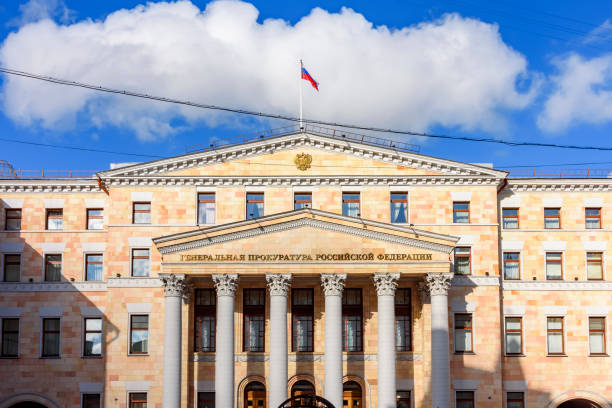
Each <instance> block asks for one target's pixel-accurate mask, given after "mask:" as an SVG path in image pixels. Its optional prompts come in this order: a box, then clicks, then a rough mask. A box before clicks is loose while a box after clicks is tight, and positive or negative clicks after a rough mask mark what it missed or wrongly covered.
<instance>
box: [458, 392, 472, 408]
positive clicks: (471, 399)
mask: <svg viewBox="0 0 612 408" xmlns="http://www.w3.org/2000/svg"><path fill="white" fill-rule="evenodd" d="M460 392H470V393H472V399H470V400H468V399H461V400H459V396H458V394H459V393H460ZM459 401H471V402H472V407H473V408H476V391H474V390H455V406H457V405H459V404H458V402H459Z"/></svg>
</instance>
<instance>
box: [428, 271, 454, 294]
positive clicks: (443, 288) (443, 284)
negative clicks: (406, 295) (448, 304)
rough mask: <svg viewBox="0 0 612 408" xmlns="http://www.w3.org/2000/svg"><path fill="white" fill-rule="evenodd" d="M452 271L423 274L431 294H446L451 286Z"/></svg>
mask: <svg viewBox="0 0 612 408" xmlns="http://www.w3.org/2000/svg"><path fill="white" fill-rule="evenodd" d="M452 278H453V274H452V273H428V274H427V275H425V284H426V285H427V288H428V289H429V294H430V295H431V296H439V295H442V296H447V295H448V289H449V288H450V286H451V279H452Z"/></svg>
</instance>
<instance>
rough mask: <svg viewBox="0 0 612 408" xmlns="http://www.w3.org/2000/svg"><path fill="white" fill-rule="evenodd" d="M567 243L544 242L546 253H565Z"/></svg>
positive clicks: (543, 246)
mask: <svg viewBox="0 0 612 408" xmlns="http://www.w3.org/2000/svg"><path fill="white" fill-rule="evenodd" d="M565 248H567V241H542V249H543V250H544V251H565Z"/></svg>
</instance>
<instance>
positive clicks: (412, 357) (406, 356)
mask: <svg viewBox="0 0 612 408" xmlns="http://www.w3.org/2000/svg"><path fill="white" fill-rule="evenodd" d="M395 359H396V360H397V361H423V355H422V354H416V353H397V354H396V355H395Z"/></svg>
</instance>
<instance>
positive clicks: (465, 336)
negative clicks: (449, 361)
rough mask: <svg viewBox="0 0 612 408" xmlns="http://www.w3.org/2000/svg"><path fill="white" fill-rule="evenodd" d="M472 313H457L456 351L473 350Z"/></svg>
mask: <svg viewBox="0 0 612 408" xmlns="http://www.w3.org/2000/svg"><path fill="white" fill-rule="evenodd" d="M472 351H474V350H473V347H472V315H471V314H469V313H456V314H455V352H456V353H465V352H468V353H470V352H472Z"/></svg>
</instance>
